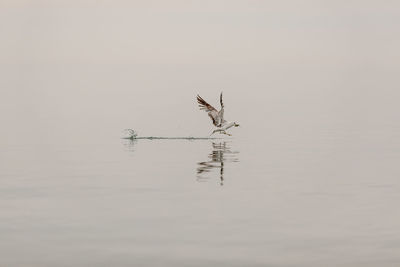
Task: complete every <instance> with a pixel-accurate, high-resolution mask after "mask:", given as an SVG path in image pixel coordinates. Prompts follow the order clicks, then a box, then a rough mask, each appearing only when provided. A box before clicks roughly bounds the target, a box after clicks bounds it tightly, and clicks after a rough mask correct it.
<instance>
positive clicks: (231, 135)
mask: <svg viewBox="0 0 400 267" xmlns="http://www.w3.org/2000/svg"><path fill="white" fill-rule="evenodd" d="M223 134H226V135H228V136H232V135H231V134H228V133H227V132H225V131H224V132H223Z"/></svg>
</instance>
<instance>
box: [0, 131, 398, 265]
mask: <svg viewBox="0 0 400 267" xmlns="http://www.w3.org/2000/svg"><path fill="white" fill-rule="evenodd" d="M239 131H240V129H238V130H237V131H236V133H237V134H238V135H239ZM95 139H96V138H95ZM97 141H99V142H97ZM399 148H400V144H399V142H398V141H397V138H396V137H395V136H393V135H392V134H391V133H390V132H379V131H377V132H375V133H372V132H371V133H369V134H364V135H360V134H359V133H356V132H354V133H349V132H342V133H336V134H328V133H326V132H325V133H324V132H321V131H320V132H307V131H306V132H305V133H299V132H297V133H293V134H291V133H286V135H284V134H283V133H282V135H281V136H280V138H275V139H273V138H272V137H271V138H268V137H267V138H265V137H264V138H261V137H258V138H256V139H251V138H245V139H243V138H242V139H241V138H240V137H234V138H227V139H220V140H193V141H188V140H137V141H130V140H120V139H118V138H116V139H110V140H106V141H104V140H103V141H101V142H100V140H96V142H88V143H80V144H79V143H68V142H63V140H58V139H55V138H49V139H47V140H46V141H45V142H44V141H40V142H39V141H36V142H34V141H32V140H31V141H26V140H25V141H24V140H21V142H20V144H14V145H9V146H6V145H3V149H2V150H3V153H2V168H1V177H2V185H1V194H0V198H1V201H0V207H1V214H0V217H1V220H0V231H1V236H2V241H1V242H0V248H1V249H0V251H1V253H2V257H1V259H0V263H1V265H2V266H88V265H92V266H110V265H114V266H166V265H168V266H204V265H218V266H322V265H323V266H377V265H381V264H384V265H385V266H396V265H397V264H399V263H400V258H399V255H400V254H399V253H398V252H399V250H400V228H399V222H400V221H399V216H398V215H399V214H398V211H397V203H399V201H400V188H399V183H398V177H399V167H398V159H399V151H400V150H399ZM38 150H40V151H41V152H40V153H38ZM394 151H395V152H394ZM4 153H5V154H4ZM21 254H22V255H24V256H23V257H19V256H18V255H21Z"/></svg>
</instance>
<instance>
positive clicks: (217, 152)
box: [197, 142, 239, 185]
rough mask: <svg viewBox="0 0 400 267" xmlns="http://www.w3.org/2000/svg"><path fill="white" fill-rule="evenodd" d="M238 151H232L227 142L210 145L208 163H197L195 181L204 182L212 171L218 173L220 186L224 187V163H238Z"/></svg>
mask: <svg viewBox="0 0 400 267" xmlns="http://www.w3.org/2000/svg"><path fill="white" fill-rule="evenodd" d="M237 154H239V152H238V151H232V150H231V148H230V146H229V143H228V142H220V143H215V142H213V143H212V150H211V153H210V154H209V155H208V158H209V159H210V160H209V161H202V162H199V163H197V165H198V167H197V181H199V182H204V181H207V180H208V179H210V178H211V176H212V175H210V174H211V173H212V172H213V170H217V171H219V179H220V185H224V168H225V163H228V162H239V159H238V157H237Z"/></svg>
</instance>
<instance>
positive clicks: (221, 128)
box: [197, 92, 239, 136]
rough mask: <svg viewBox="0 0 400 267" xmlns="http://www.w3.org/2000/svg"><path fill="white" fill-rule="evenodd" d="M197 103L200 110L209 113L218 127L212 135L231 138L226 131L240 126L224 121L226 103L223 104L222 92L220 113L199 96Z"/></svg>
mask: <svg viewBox="0 0 400 267" xmlns="http://www.w3.org/2000/svg"><path fill="white" fill-rule="evenodd" d="M197 102H198V103H199V107H200V109H201V110H204V111H205V112H207V113H208V116H209V117H210V118H211V120H212V123H213V124H214V126H215V127H217V128H216V129H215V130H213V132H212V133H211V135H212V134H214V133H217V132H219V133H222V134H226V135H229V136H231V134H229V133H227V132H226V130H228V129H229V128H231V127H238V126H239V124H237V123H236V122H228V121H226V120H225V119H224V103H223V102H222V92H221V95H220V96H219V102H220V104H221V110H220V111H218V110H216V109H215V108H214V107H213V106H211V105H210V104H208V103H207V102H206V101H205V100H204V99H203V98H201V96H199V95H197Z"/></svg>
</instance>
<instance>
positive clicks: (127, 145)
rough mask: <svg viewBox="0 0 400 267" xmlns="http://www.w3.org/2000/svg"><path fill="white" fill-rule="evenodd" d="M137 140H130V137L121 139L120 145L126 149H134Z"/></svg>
mask: <svg viewBox="0 0 400 267" xmlns="http://www.w3.org/2000/svg"><path fill="white" fill-rule="evenodd" d="M136 142H137V140H132V139H122V145H123V146H124V149H125V150H126V151H131V152H133V151H135V145H136Z"/></svg>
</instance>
